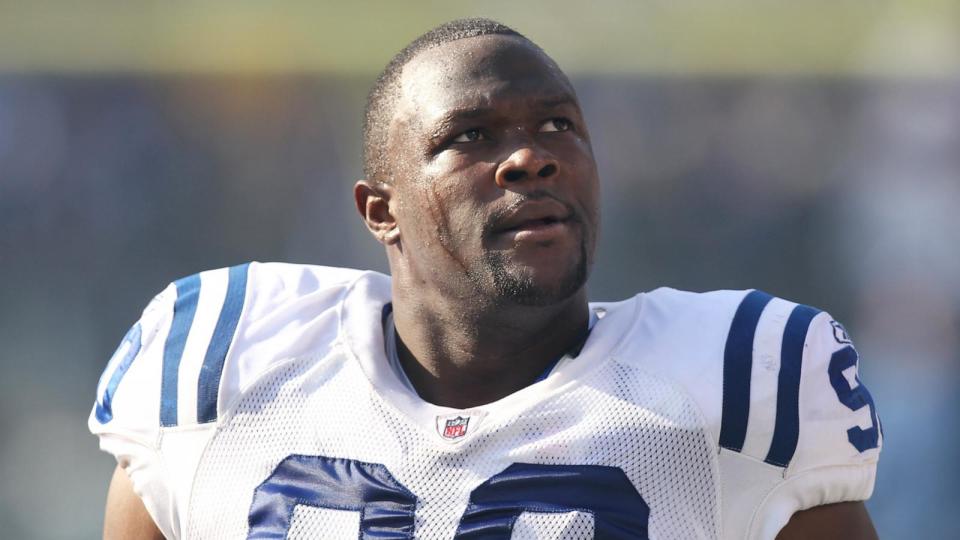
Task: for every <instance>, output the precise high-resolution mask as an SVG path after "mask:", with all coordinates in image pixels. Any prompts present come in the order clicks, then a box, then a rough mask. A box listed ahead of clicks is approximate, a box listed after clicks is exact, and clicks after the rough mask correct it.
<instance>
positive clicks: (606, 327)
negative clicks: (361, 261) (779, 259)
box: [89, 19, 882, 540]
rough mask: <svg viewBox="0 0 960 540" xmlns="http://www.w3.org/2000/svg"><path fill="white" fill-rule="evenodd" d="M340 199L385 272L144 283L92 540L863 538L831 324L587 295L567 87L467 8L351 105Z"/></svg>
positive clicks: (779, 312) (773, 303)
mask: <svg viewBox="0 0 960 540" xmlns="http://www.w3.org/2000/svg"><path fill="white" fill-rule="evenodd" d="M364 157H365V171H364V172H365V179H364V180H361V181H359V182H357V184H356V187H355V191H354V193H355V202H356V206H357V209H358V210H359V212H360V215H361V216H362V218H363V221H364V223H365V224H366V226H367V228H368V229H369V231H370V232H371V233H372V235H373V236H374V237H375V238H376V239H377V240H378V241H379V242H380V243H382V244H383V245H384V246H385V249H386V253H387V257H388V260H389V264H390V271H391V277H387V276H384V275H381V274H377V273H374V272H367V271H357V270H348V269H338V268H329V267H318V266H303V265H290V264H279V263H266V264H262V263H249V264H244V265H240V266H235V267H232V268H226V269H220V270H211V271H207V272H201V273H200V274H198V275H194V276H190V277H187V278H183V279H181V280H179V281H176V282H175V283H173V284H171V285H170V286H168V287H167V288H166V289H165V290H164V291H163V292H162V293H160V294H159V295H158V296H157V297H156V298H155V299H154V300H153V302H151V303H150V305H149V306H148V307H147V308H146V310H145V311H144V313H143V316H142V318H141V319H140V321H139V322H137V323H136V324H135V325H134V326H133V328H132V329H131V330H130V332H129V333H128V334H127V336H126V337H125V338H124V340H123V342H122V344H121V346H120V348H119V349H118V351H117V353H116V354H115V355H114V358H113V359H112V361H111V362H110V364H109V365H108V367H107V369H106V371H105V373H104V375H103V377H102V379H101V384H100V389H99V395H98V399H97V403H96V405H95V406H94V410H93V412H92V414H91V416H90V420H89V425H90V428H91V430H92V431H93V432H94V433H96V434H97V435H99V436H100V441H101V446H102V448H103V449H104V450H106V451H108V452H110V453H112V454H113V455H115V456H116V458H117V461H118V464H119V465H118V467H117V470H116V472H115V474H114V478H113V481H112V483H111V487H110V493H109V496H108V503H107V511H106V525H105V537H107V538H133V537H136V538H150V537H154V538H160V537H161V536H165V537H167V538H204V539H208V538H323V539H347V538H353V539H356V538H358V537H359V538H395V539H405V538H421V539H460V540H463V539H474V538H484V539H509V538H514V539H519V538H552V539H582V538H604V539H627V538H630V539H645V538H658V539H669V538H676V539H684V540H689V539H701V538H702V539H714V538H729V539H770V538H775V537H779V538H819V539H825V538H844V539H848V540H849V539H864V538H875V537H876V534H875V532H874V531H873V527H872V525H871V522H870V519H869V517H868V515H867V513H866V511H865V509H864V506H863V503H862V501H863V500H865V499H866V498H868V497H869V496H870V493H871V491H872V489H873V484H874V478H875V471H876V463H877V458H878V454H879V450H880V446H881V443H882V435H881V433H880V426H879V421H878V419H877V415H876V411H875V408H874V405H873V401H872V399H871V398H870V394H869V393H868V392H867V391H866V388H865V387H864V386H863V385H861V384H860V381H859V379H858V377H857V361H858V358H857V352H856V350H855V349H854V348H853V346H852V344H851V343H850V340H849V339H848V337H847V335H846V333H845V332H844V330H843V327H842V326H840V325H839V324H838V323H836V322H835V321H833V320H832V319H831V317H830V316H829V315H828V314H826V313H824V312H822V311H819V310H817V309H814V308H812V307H809V306H804V305H799V304H795V303H793V302H789V301H786V300H783V299H780V298H774V297H772V296H770V295H767V294H765V293H763V292H760V291H717V292H710V293H704V294H694V293H689V292H682V291H677V290H672V289H658V290H655V291H652V292H649V293H645V294H639V295H637V296H635V297H633V298H629V299H626V300H624V301H621V302H614V303H593V304H590V303H588V302H587V296H586V291H585V288H584V285H585V283H586V280H587V276H588V274H589V270H590V266H591V262H592V259H593V254H594V246H595V245H596V239H597V233H598V225H599V214H598V178H597V169H596V163H595V161H594V157H593V152H592V149H591V146H590V137H589V134H588V131H587V126H586V123H585V121H584V118H583V115H582V113H581V110H580V107H579V104H578V101H577V97H576V94H575V93H574V89H573V87H572V86H571V84H570V82H569V80H568V79H567V77H566V76H565V75H564V73H563V72H562V71H561V70H560V68H559V67H558V66H557V64H556V63H555V62H554V61H553V60H552V59H551V58H550V57H549V56H547V55H546V54H545V53H544V52H543V51H542V50H541V49H540V48H539V47H537V46H536V45H535V44H534V43H532V42H531V41H530V40H528V39H527V38H525V37H523V36H522V35H520V34H518V33H516V32H515V31H513V30H511V29H509V28H507V27H505V26H503V25H501V24H499V23H496V22H493V21H489V20H481V19H472V20H462V21H454V22H451V23H448V24H445V25H442V26H440V27H438V28H436V29H434V30H432V31H430V32H428V33H427V34H425V35H423V36H421V37H420V38H418V39H417V40H415V41H414V42H413V43H411V44H410V45H409V46H408V47H406V48H405V49H404V50H403V51H401V52H400V53H399V54H398V55H397V56H396V57H395V58H394V59H393V60H392V61H391V62H390V64H389V65H388V66H387V67H386V69H385V70H384V72H383V74H382V75H381V76H380V78H379V79H378V80H377V82H376V84H375V87H374V89H373V91H372V92H371V94H370V97H369V100H368V104H367V109H366V116H365V126H364Z"/></svg>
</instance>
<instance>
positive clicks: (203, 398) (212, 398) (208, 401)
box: [197, 263, 250, 424]
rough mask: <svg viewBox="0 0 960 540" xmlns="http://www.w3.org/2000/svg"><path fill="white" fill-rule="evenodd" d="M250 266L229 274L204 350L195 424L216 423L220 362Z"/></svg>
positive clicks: (230, 338)
mask: <svg viewBox="0 0 960 540" xmlns="http://www.w3.org/2000/svg"><path fill="white" fill-rule="evenodd" d="M249 266H250V264H249V263H247V264H241V265H239V266H233V267H231V268H230V271H229V281H228V282H227V295H226V297H225V298H224V299H223V308H222V309H221V310H220V318H219V319H217V326H216V327H215V328H214V330H213V337H212V338H210V345H209V346H207V354H206V356H204V358H203V367H201V368H200V380H199V381H198V382H197V422H200V423H201V424H202V423H206V422H213V421H214V420H216V419H217V394H218V393H219V389H220V376H221V375H222V374H223V362H224V360H226V358H227V350H228V349H229V348H230V343H231V342H232V341H233V334H234V333H235V332H236V330H237V323H238V322H239V320H240V312H241V311H243V302H244V298H245V297H246V293H247V269H248V268H249Z"/></svg>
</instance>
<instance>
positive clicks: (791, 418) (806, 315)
mask: <svg viewBox="0 0 960 540" xmlns="http://www.w3.org/2000/svg"><path fill="white" fill-rule="evenodd" d="M818 313H820V310H818V309H815V308H812V307H810V306H804V305H799V306H797V307H795V308H793V311H792V312H791V313H790V318H789V319H787V326H786V328H784V330H783V345H782V346H781V348H780V375H779V377H778V379H777V418H776V423H775V424H774V428H773V441H772V442H771V443H770V451H769V452H768V453H767V457H766V459H764V461H766V462H767V463H770V464H772V465H778V466H780V467H786V466H787V465H788V464H789V463H790V460H791V459H793V453H794V452H796V450H797V439H798V438H799V436H800V370H801V368H802V367H803V349H804V344H805V343H806V341H807V330H808V329H809V328H810V321H812V320H813V318H814V317H816V316H817V314H818Z"/></svg>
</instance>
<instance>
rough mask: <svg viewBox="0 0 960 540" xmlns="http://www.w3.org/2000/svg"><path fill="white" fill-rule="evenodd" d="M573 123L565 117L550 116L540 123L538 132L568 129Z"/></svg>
mask: <svg viewBox="0 0 960 540" xmlns="http://www.w3.org/2000/svg"><path fill="white" fill-rule="evenodd" d="M571 127H573V123H572V122H570V120H567V119H566V118H551V119H549V120H547V121H546V122H544V123H543V124H541V125H540V132H541V133H544V132H550V131H569V130H570V128H571Z"/></svg>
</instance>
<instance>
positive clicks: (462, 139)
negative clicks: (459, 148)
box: [452, 129, 486, 143]
mask: <svg viewBox="0 0 960 540" xmlns="http://www.w3.org/2000/svg"><path fill="white" fill-rule="evenodd" d="M483 139H486V137H485V136H484V135H483V133H481V132H480V130H479V129H468V130H466V131H464V132H463V133H461V134H459V135H457V136H456V137H455V138H454V139H453V140H452V142H455V143H467V142H474V141H480V140H483Z"/></svg>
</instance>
